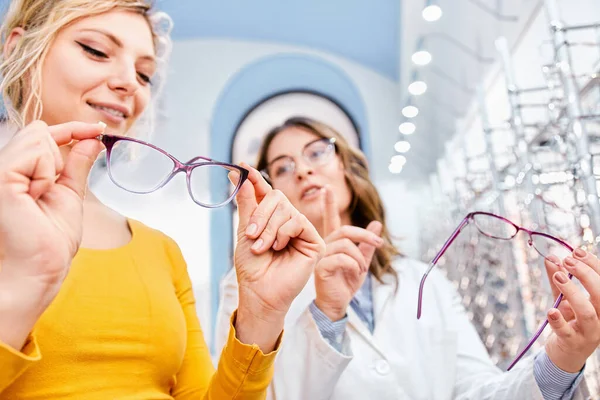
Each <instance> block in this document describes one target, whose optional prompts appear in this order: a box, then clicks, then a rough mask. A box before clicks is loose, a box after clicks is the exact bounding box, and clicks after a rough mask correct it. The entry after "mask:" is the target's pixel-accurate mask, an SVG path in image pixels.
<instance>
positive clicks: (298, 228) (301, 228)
mask: <svg viewBox="0 0 600 400" xmlns="http://www.w3.org/2000/svg"><path fill="white" fill-rule="evenodd" d="M294 210H295V209H294ZM296 240H300V241H303V242H305V244H308V246H306V245H304V246H296V245H295V244H294V243H295V241H296ZM290 242H292V243H291V245H293V246H294V247H295V249H296V250H297V251H299V252H301V253H303V254H304V255H305V256H307V257H314V256H315V252H316V253H317V254H318V258H319V259H320V258H321V257H322V256H323V254H324V253H325V243H324V242H323V240H322V239H321V236H319V233H318V232H317V230H316V229H315V227H314V226H313V224H311V223H310V221H309V220H308V218H306V216H304V214H301V213H299V212H298V213H297V214H296V215H295V216H294V217H292V218H291V219H290V220H289V221H287V222H286V223H285V224H283V225H282V226H281V228H279V230H278V232H277V239H276V242H275V243H274V245H273V250H276V251H279V250H283V249H284V248H285V247H287V246H289V245H290Z"/></svg>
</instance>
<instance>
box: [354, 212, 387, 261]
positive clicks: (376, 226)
mask: <svg viewBox="0 0 600 400" xmlns="http://www.w3.org/2000/svg"><path fill="white" fill-rule="evenodd" d="M367 230H368V231H369V232H373V233H374V234H376V235H377V236H381V232H382V231H383V225H382V224H381V222H379V221H371V222H370V223H369V225H367ZM358 249H359V250H360V252H361V253H362V255H363V256H364V257H365V262H366V263H367V267H368V266H370V265H371V260H373V256H374V255H375V250H377V247H375V246H373V245H372V244H368V243H364V242H363V243H360V244H359V245H358Z"/></svg>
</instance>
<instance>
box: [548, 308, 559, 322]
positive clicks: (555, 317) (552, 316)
mask: <svg viewBox="0 0 600 400" xmlns="http://www.w3.org/2000/svg"><path fill="white" fill-rule="evenodd" d="M548 316H549V317H550V319H551V320H552V321H558V310H556V309H552V310H550V312H549V313H548Z"/></svg>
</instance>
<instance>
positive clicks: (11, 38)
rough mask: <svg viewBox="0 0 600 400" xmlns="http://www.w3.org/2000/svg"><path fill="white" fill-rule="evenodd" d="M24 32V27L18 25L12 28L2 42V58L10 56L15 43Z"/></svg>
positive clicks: (15, 45)
mask: <svg viewBox="0 0 600 400" xmlns="http://www.w3.org/2000/svg"><path fill="white" fill-rule="evenodd" d="M24 34H25V29H23V28H20V27H19V28H14V29H13V30H12V31H10V33H9V34H8V37H7V38H6V42H4V49H3V55H4V59H7V58H8V57H9V56H10V53H12V51H13V50H14V49H15V47H17V44H18V43H19V41H20V40H21V38H22V37H23V35H24Z"/></svg>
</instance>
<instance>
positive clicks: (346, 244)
mask: <svg viewBox="0 0 600 400" xmlns="http://www.w3.org/2000/svg"><path fill="white" fill-rule="evenodd" d="M338 253H344V254H346V255H348V256H350V257H352V258H353V259H355V260H356V262H358V264H359V265H360V268H361V270H363V271H366V270H367V268H368V265H367V262H366V260H365V257H364V256H363V254H362V253H361V251H360V250H359V249H358V247H357V246H356V245H355V244H354V243H352V241H351V240H350V239H346V238H343V239H339V240H336V241H335V242H333V243H329V244H328V245H327V250H325V256H328V255H333V254H338Z"/></svg>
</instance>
